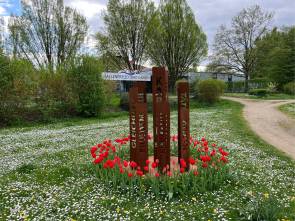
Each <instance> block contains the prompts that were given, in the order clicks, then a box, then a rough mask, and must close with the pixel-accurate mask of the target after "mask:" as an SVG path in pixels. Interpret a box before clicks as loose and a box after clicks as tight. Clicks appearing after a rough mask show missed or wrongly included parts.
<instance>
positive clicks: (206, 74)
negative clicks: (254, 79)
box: [187, 72, 245, 83]
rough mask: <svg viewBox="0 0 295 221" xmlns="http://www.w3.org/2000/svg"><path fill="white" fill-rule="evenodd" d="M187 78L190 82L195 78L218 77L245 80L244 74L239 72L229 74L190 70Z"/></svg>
mask: <svg viewBox="0 0 295 221" xmlns="http://www.w3.org/2000/svg"><path fill="white" fill-rule="evenodd" d="M187 78H188V81H189V82H190V83H192V82H194V81H195V80H207V79H218V80H222V81H224V82H230V81H233V82H235V81H243V80H245V78H244V76H243V75H239V74H228V73H214V72H197V73H195V72H189V73H187Z"/></svg>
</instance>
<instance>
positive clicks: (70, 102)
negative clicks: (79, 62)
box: [36, 70, 78, 121]
mask: <svg viewBox="0 0 295 221" xmlns="http://www.w3.org/2000/svg"><path fill="white" fill-rule="evenodd" d="M39 74H40V79H39V95H38V96H37V98H36V102H37V104H38V110H39V111H40V112H41V115H42V121H48V120H50V119H51V118H61V117H67V116H72V115H75V114H76V113H77V110H76V106H77V102H78V97H77V95H76V94H75V93H74V90H73V88H72V85H71V82H70V79H69V78H68V76H67V74H66V73H65V71H64V70H57V71H56V73H51V72H49V71H47V70H41V71H40V73H39Z"/></svg>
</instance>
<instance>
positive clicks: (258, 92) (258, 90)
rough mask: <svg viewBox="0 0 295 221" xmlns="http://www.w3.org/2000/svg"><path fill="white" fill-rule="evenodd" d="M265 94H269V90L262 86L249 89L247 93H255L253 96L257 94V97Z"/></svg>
mask: <svg viewBox="0 0 295 221" xmlns="http://www.w3.org/2000/svg"><path fill="white" fill-rule="evenodd" d="M267 94H269V91H268V89H264V88H261V89H251V90H250V91H249V95H255V96H258V97H265V96H266V95H267Z"/></svg>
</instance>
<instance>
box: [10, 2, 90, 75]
mask: <svg viewBox="0 0 295 221" xmlns="http://www.w3.org/2000/svg"><path fill="white" fill-rule="evenodd" d="M22 8H23V14H22V15H21V16H20V17H13V18H12V20H11V22H10V25H9V30H10V39H11V45H12V50H13V54H14V55H15V56H20V57H25V58H26V59H28V60H30V61H31V62H32V63H33V64H34V65H37V66H39V67H43V66H46V67H49V68H50V69H51V70H53V69H54V68H55V67H56V66H57V65H61V64H62V63H64V62H65V61H67V60H69V59H71V58H73V57H74V56H75V55H76V53H77V52H78V50H79V48H80V47H81V45H82V43H83V41H84V38H85V35H86V32H87V29H88V26H87V23H86V18H85V17H83V16H82V15H80V14H79V13H78V12H77V11H76V10H74V9H72V8H69V7H65V6H64V4H63V0H50V1H49V0H32V1H30V3H28V2H27V1H22Z"/></svg>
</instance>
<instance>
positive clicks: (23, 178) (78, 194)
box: [0, 101, 295, 221]
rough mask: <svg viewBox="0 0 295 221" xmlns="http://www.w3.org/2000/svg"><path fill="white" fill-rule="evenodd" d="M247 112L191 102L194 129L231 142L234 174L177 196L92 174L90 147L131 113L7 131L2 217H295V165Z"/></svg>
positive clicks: (1, 154)
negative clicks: (207, 188) (136, 189)
mask: <svg viewBox="0 0 295 221" xmlns="http://www.w3.org/2000/svg"><path fill="white" fill-rule="evenodd" d="M241 110H242V106H241V105H240V104H238V103H234V102H230V101H222V102H220V103H219V104H217V105H215V106H213V107H203V106H200V105H199V104H195V103H193V102H192V109H191V113H190V121H191V134H192V135H193V136H194V137H198V138H201V137H203V136H205V137H206V138H207V139H208V140H209V141H212V142H216V143H218V144H220V145H225V146H228V147H229V150H230V157H229V160H230V163H229V166H230V168H231V179H230V180H228V182H226V183H225V184H224V186H223V187H222V188H220V189H218V190H215V191H212V192H205V193H196V194H194V195H188V196H186V197H183V198H174V199H172V200H170V201H168V200H166V199H163V198H159V197H155V196H154V195H153V194H143V195H134V194H122V193H120V192H119V191H117V190H116V191H115V190H112V189H111V188H110V187H109V186H107V185H105V184H102V182H101V181H100V180H99V179H98V178H97V176H95V174H94V172H93V171H94V170H93V169H92V168H93V165H92V163H91V161H92V159H91V156H90V153H89V148H90V147H91V146H92V145H94V144H96V143H98V142H100V141H102V140H104V139H105V138H110V139H114V138H116V137H119V136H121V135H126V134H128V128H129V126H128V125H129V121H128V115H127V114H126V115H124V116H118V117H116V118H108V119H106V120H102V119H79V120H78V119H76V120H73V121H71V120H68V121H65V122H57V123H54V124H49V125H36V126H34V127H32V126H31V127H23V128H8V129H1V130H0V220H206V221H207V220H212V221H215V220H278V219H289V220H295V163H294V161H292V160H290V159H289V158H288V157H286V156H285V155H283V154H282V153H281V152H279V151H277V150H276V149H275V148H273V147H272V146H270V145H268V144H266V143H265V142H263V141H262V140H260V139H259V138H258V137H257V136H256V135H254V134H253V133H252V132H251V131H250V130H249V128H248V126H247V124H246V123H245V121H244V120H243V118H242V115H241ZM149 120H150V121H149V130H150V131H152V124H151V120H152V118H151V116H149ZM171 131H172V134H175V133H176V132H177V113H176V112H172V113H171Z"/></svg>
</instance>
